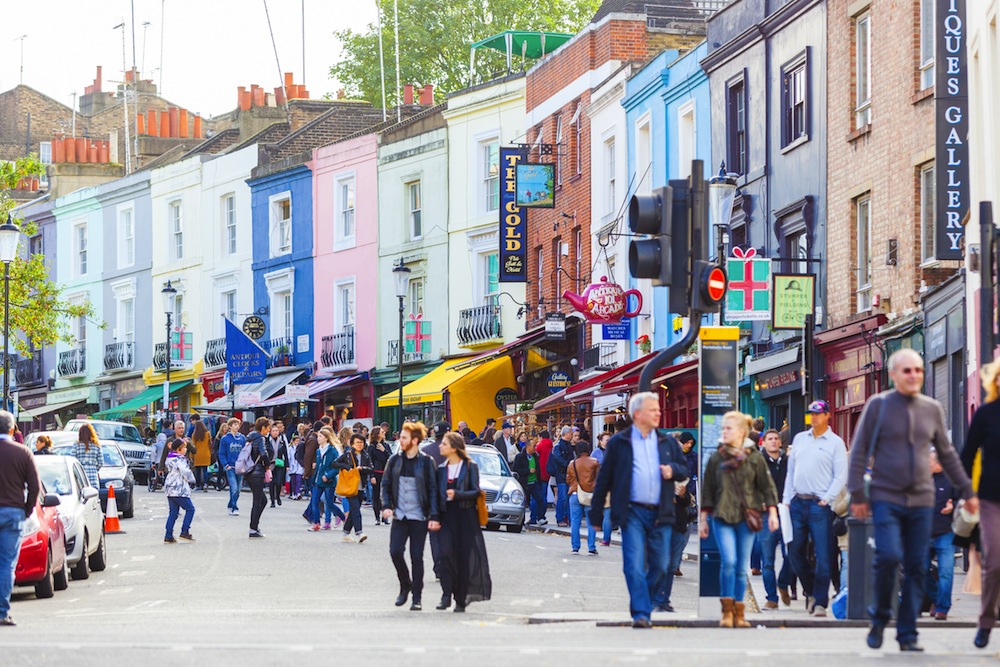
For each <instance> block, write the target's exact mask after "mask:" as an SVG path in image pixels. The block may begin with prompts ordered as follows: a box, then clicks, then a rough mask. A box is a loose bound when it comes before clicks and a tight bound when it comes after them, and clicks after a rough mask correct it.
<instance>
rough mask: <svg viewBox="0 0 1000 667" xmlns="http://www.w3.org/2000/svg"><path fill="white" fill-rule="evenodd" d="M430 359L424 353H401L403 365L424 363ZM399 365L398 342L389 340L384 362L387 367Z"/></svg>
mask: <svg viewBox="0 0 1000 667" xmlns="http://www.w3.org/2000/svg"><path fill="white" fill-rule="evenodd" d="M429 357H430V355H429V354H427V353H425V352H404V353H403V363H404V364H409V363H412V362H414V361H426V360H427V359H428V358H429ZM398 364H399V341H398V340H390V341H389V355H388V359H387V361H386V365H387V366H396V365H398Z"/></svg>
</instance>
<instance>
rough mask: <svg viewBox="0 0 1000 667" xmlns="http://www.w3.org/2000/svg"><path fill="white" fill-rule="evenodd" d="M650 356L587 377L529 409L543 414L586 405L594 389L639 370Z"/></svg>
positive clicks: (591, 397)
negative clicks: (566, 407)
mask: <svg viewBox="0 0 1000 667" xmlns="http://www.w3.org/2000/svg"><path fill="white" fill-rule="evenodd" d="M652 356H653V354H652V353H650V354H647V355H644V356H642V357H639V358H638V359H635V360H633V361H630V362H628V363H627V364H624V365H622V366H619V367H618V368H612V369H610V370H607V371H604V372H603V373H600V374H598V375H594V376H592V377H589V378H587V379H586V380H583V381H582V382H577V383H576V384H574V385H573V386H571V387H566V388H565V389H561V390H559V391H558V392H556V393H554V394H552V395H551V396H546V397H545V398H543V399H542V400H540V401H537V402H536V403H535V405H534V406H533V407H532V408H531V411H532V412H540V411H541V412H544V411H549V410H555V409H558V408H561V407H564V406H567V405H573V404H575V403H586V402H588V401H590V400H591V399H593V397H594V395H595V393H596V392H595V389H597V388H599V387H601V386H602V385H604V384H607V383H610V382H614V381H615V380H618V379H619V378H621V377H622V376H623V375H627V374H628V373H630V372H632V371H633V370H636V369H639V370H641V369H642V368H643V367H644V366H645V365H646V362H647V361H649V359H650V358H651V357H652Z"/></svg>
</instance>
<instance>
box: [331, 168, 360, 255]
mask: <svg viewBox="0 0 1000 667" xmlns="http://www.w3.org/2000/svg"><path fill="white" fill-rule="evenodd" d="M334 183H335V188H334V197H333V199H334V205H333V210H334V223H333V232H334V233H333V237H334V247H333V249H334V250H346V249H348V248H353V247H355V245H356V243H357V234H358V209H357V206H358V184H357V178H356V175H355V173H354V172H353V171H352V172H347V173H344V174H338V175H337V176H336V177H335V180H334ZM345 188H349V190H350V191H351V193H352V194H351V198H353V199H352V201H351V204H352V206H351V207H350V208H345V207H344V204H345V202H346V201H347V200H348V197H346V196H345V194H344V189H345ZM348 211H350V214H351V216H350V218H351V233H350V234H345V233H344V232H345V226H344V225H345V221H346V218H345V214H347V212H348Z"/></svg>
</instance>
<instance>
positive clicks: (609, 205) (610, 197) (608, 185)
mask: <svg viewBox="0 0 1000 667" xmlns="http://www.w3.org/2000/svg"><path fill="white" fill-rule="evenodd" d="M616 151H617V147H616V145H615V137H610V138H609V139H607V140H606V141H605V142H604V182H605V186H604V197H605V208H604V210H605V214H606V215H614V214H615V213H616V212H617V210H616V207H617V205H618V202H617V194H616V192H615V186H616V177H617V173H616V172H617V171H618V164H617V160H618V156H617V152H616Z"/></svg>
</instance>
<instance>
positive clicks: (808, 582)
mask: <svg viewBox="0 0 1000 667" xmlns="http://www.w3.org/2000/svg"><path fill="white" fill-rule="evenodd" d="M789 510H790V512H791V515H792V531H793V532H792V535H794V537H793V538H792V542H791V544H789V545H788V558H789V560H791V561H792V569H794V570H795V574H797V575H798V577H799V581H801V582H802V590H803V591H804V592H805V594H806V595H809V596H812V597H814V598H816V606H818V607H829V606H830V560H831V556H832V550H831V547H830V544H831V542H835V540H834V537H833V510H831V509H830V508H829V507H826V506H823V505H820V504H819V502H818V501H815V500H805V499H803V498H792V503H791V505H790V506H789ZM810 537H812V541H813V551H814V552H815V554H816V570H815V572H814V571H813V569H812V568H811V567H810V566H809V562H808V561H807V559H806V547H807V545H808V542H809V538H810ZM929 539H930V536H929V535H928V540H929ZM921 553H923V550H921Z"/></svg>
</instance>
